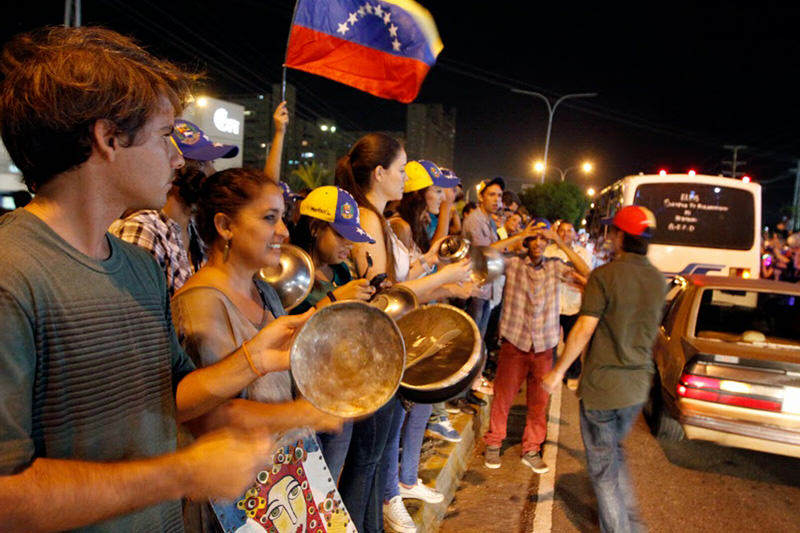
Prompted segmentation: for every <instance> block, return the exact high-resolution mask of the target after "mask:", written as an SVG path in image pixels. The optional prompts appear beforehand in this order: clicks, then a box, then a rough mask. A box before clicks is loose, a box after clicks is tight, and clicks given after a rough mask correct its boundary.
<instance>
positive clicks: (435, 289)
mask: <svg viewBox="0 0 800 533" xmlns="http://www.w3.org/2000/svg"><path fill="white" fill-rule="evenodd" d="M406 162H407V157H406V152H405V149H403V146H402V145H401V144H400V143H399V142H398V141H397V140H395V139H393V138H392V137H389V136H388V135H385V134H382V133H370V134H368V135H365V136H364V137H362V138H361V139H359V140H358V141H357V142H356V143H355V144H354V145H353V147H352V148H351V149H350V151H349V152H348V153H347V155H345V156H344V157H342V158H341V159H340V160H339V162H338V164H337V166H336V184H337V185H338V186H339V187H341V188H343V189H345V190H346V191H348V192H349V193H350V194H352V195H353V198H355V200H356V202H357V203H358V205H359V208H360V212H361V223H362V226H363V227H364V229H365V230H366V232H367V233H368V234H369V235H370V236H371V237H372V238H373V239H374V240H375V243H374V244H373V243H357V244H355V245H354V246H353V252H352V257H353V259H354V262H355V265H356V270H357V271H358V273H359V274H360V275H361V276H364V275H365V274H367V275H369V276H370V277H372V276H375V275H377V274H387V275H388V277H389V280H390V281H392V282H404V285H406V286H407V287H408V288H410V289H411V290H413V291H414V292H415V294H416V295H417V298H418V300H419V301H421V302H426V301H430V300H433V299H436V298H443V297H447V296H448V295H449V294H450V292H449V291H448V290H447V289H446V288H445V289H443V288H442V287H443V286H444V285H446V284H450V283H457V282H462V281H467V280H468V278H469V274H470V270H469V264H468V262H466V261H463V262H461V263H454V264H451V265H447V266H446V267H444V268H442V269H441V270H439V271H438V272H436V273H435V274H432V275H430V276H425V277H422V278H418V279H417V276H420V275H423V274H424V273H425V272H427V271H429V270H430V269H431V265H430V264H429V263H428V262H427V260H426V259H424V258H414V257H412V255H411V253H410V251H409V250H408V248H407V247H406V246H405V245H403V243H402V242H401V241H400V239H399V238H398V237H397V236H396V235H395V234H394V232H393V231H392V229H391V227H389V224H388V223H387V222H386V219H385V218H384V216H383V212H384V209H385V207H386V204H387V203H388V202H390V201H393V200H400V199H402V196H403V188H404V185H405V181H406V175H405V170H404V169H405V165H406ZM368 257H369V259H368ZM396 401H397V400H396V399H393V400H391V401H389V402H388V403H387V404H386V405H385V406H383V407H382V408H381V409H379V410H378V411H377V412H376V413H374V414H373V415H372V416H370V417H369V418H367V419H366V420H361V421H358V422H355V424H354V426H353V437H352V441H351V444H350V450H349V451H348V455H347V460H346V461H345V466H344V470H343V471H342V478H341V480H340V482H339V490H340V491H341V493H342V498H343V499H344V502H345V505H346V506H347V509H348V510H349V511H350V516H351V518H352V519H353V522H354V524H355V526H356V528H357V529H358V530H359V531H360V532H362V533H372V532H379V531H382V529H383V513H382V500H383V487H384V479H383V478H384V476H383V473H382V472H381V471H380V469H379V463H380V461H381V458H382V457H383V454H384V451H385V448H386V443H387V440H388V437H389V432H390V428H391V427H392V425H393V418H394V414H395V412H396V409H395V407H396V403H395V402H396Z"/></svg>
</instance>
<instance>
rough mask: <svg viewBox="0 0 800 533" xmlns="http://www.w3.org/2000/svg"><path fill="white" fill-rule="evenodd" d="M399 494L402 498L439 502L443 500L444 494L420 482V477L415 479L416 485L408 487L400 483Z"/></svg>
mask: <svg viewBox="0 0 800 533" xmlns="http://www.w3.org/2000/svg"><path fill="white" fill-rule="evenodd" d="M400 496H401V497H403V498H411V499H414V500H422V501H424V502H425V503H440V502H443V501H444V494H442V493H441V492H439V491H438V490H436V489H432V488H430V487H428V486H426V485H425V484H423V483H422V480H421V479H417V483H416V485H414V486H413V487H411V488H410V489H407V488H405V487H404V486H403V485H400Z"/></svg>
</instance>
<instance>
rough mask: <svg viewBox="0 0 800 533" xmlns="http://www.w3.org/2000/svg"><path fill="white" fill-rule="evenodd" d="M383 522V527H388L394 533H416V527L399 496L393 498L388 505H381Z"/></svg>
mask: <svg viewBox="0 0 800 533" xmlns="http://www.w3.org/2000/svg"><path fill="white" fill-rule="evenodd" d="M383 522H384V526H389V528H391V530H392V531H395V532H396V533H417V526H416V524H414V521H413V520H412V519H411V516H410V515H409V514H408V511H407V510H406V506H405V505H403V498H401V497H400V496H395V497H394V498H392V499H391V500H389V503H384V504H383Z"/></svg>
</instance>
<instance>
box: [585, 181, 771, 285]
mask: <svg viewBox="0 0 800 533" xmlns="http://www.w3.org/2000/svg"><path fill="white" fill-rule="evenodd" d="M632 204H635V205H641V206H644V207H647V208H648V209H650V210H651V211H652V212H653V214H654V215H655V217H656V231H655V234H654V235H653V238H652V239H651V241H650V247H649V250H648V253H647V257H648V258H649V259H650V262H652V263H653V265H655V267H656V268H658V269H659V270H661V271H662V272H663V273H664V275H665V276H666V277H667V278H668V279H672V278H674V277H675V276H685V275H688V274H707V275H719V276H737V277H742V278H757V277H758V276H759V273H760V261H761V257H760V254H761V186H760V185H758V184H757V183H750V182H748V181H743V180H738V179H733V178H725V177H722V176H703V175H699V174H698V175H691V174H665V173H664V172H663V171H662V173H660V174H656V175H653V174H651V175H644V174H640V175H638V176H626V177H624V178H622V179H621V180H619V181H617V182H615V183H613V184H612V185H610V186H608V187H606V188H605V189H603V190H602V191H601V192H600V194H599V195H598V196H597V197H596V198H595V199H594V202H593V203H592V204H591V208H590V209H589V213H588V215H587V217H586V226H587V231H588V232H589V234H590V235H591V236H593V237H597V236H603V235H605V231H606V229H605V226H603V225H602V222H601V221H602V219H604V218H608V217H613V216H614V214H615V213H616V212H617V210H618V209H620V208H621V207H623V206H627V205H632Z"/></svg>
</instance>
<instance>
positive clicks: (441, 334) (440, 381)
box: [397, 304, 483, 403]
mask: <svg viewBox="0 0 800 533" xmlns="http://www.w3.org/2000/svg"><path fill="white" fill-rule="evenodd" d="M397 326H398V327H399V328H400V332H401V333H402V335H403V339H404V341H405V346H406V365H405V372H404V373H403V379H402V382H401V383H400V391H401V393H402V394H403V396H405V397H406V398H408V399H409V400H411V401H413V402H418V403H437V402H441V401H445V400H447V399H449V398H452V397H454V396H456V395H458V394H459V393H461V392H463V391H464V390H466V388H467V387H469V386H470V384H471V383H472V381H473V380H474V379H475V376H477V375H478V372H480V371H481V366H482V364H483V354H482V350H481V345H482V343H481V335H480V332H479V331H478V326H477V325H476V324H475V321H474V320H472V318H471V317H470V316H469V315H468V314H467V313H465V312H464V311H462V310H461V309H458V308H456V307H453V306H451V305H446V304H431V305H424V306H422V307H419V308H418V309H415V310H413V311H410V312H408V313H407V314H406V315H405V316H403V317H402V318H400V319H399V320H398V321H397Z"/></svg>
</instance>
